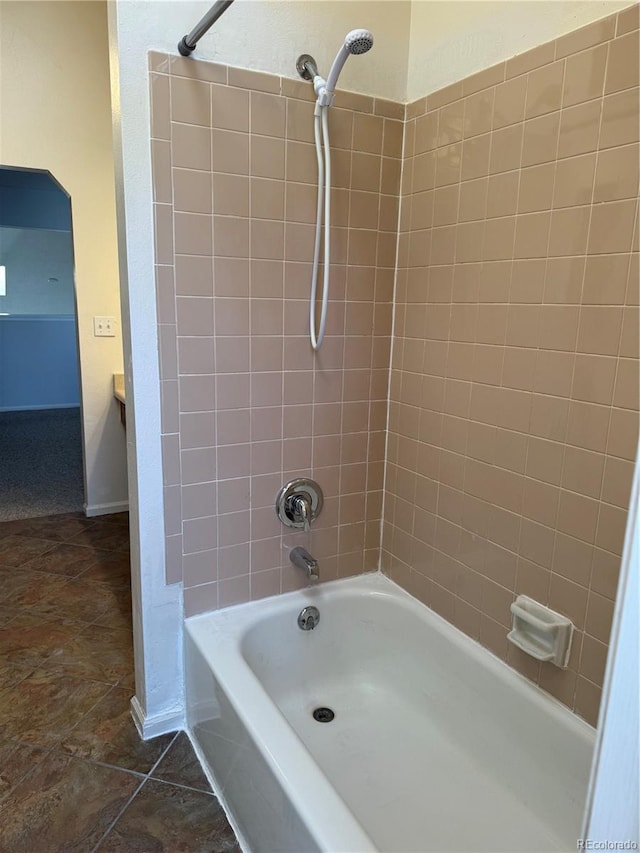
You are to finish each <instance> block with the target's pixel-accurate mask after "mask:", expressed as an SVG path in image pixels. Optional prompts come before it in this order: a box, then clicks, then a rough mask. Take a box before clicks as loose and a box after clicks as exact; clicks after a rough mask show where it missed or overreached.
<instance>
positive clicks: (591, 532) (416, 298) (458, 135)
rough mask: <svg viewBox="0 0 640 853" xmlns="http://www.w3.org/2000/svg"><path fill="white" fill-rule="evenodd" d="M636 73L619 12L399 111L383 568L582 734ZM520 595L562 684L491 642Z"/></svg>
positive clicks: (614, 383)
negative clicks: (562, 710)
mask: <svg viewBox="0 0 640 853" xmlns="http://www.w3.org/2000/svg"><path fill="white" fill-rule="evenodd" d="M638 67H639V62H638V6H637V5H636V6H633V7H630V8H629V9H627V10H624V11H622V12H620V13H619V14H618V15H613V16H611V17H609V18H605V19H604V20H602V21H598V22H597V23H595V24H592V25H590V26H589V27H586V28H584V29H582V30H578V31H576V32H573V33H570V34H569V35H566V36H563V37H562V38H559V39H558V40H557V41H555V42H552V43H550V44H545V45H542V46H540V47H538V48H536V49H535V50H533V51H530V52H529V53H527V54H523V55H521V56H516V57H514V58H513V59H511V60H509V61H507V62H505V63H501V64H500V65H498V66H495V67H492V68H489V69H487V70H485V71H482V72H480V73H479V74H476V75H474V76H473V77H469V78H467V79H465V80H462V81H460V82H459V83H456V84H454V85H453V86H449V87H447V88H446V89H444V90H442V91H440V92H436V93H434V94H432V95H429V96H428V97H426V98H422V99H421V100H419V101H417V102H415V103H412V104H409V105H408V107H407V112H406V118H407V121H406V134H405V146H404V156H405V159H404V165H403V182H402V183H403V186H402V198H401V233H400V241H399V253H398V273H397V286H396V318H395V328H394V341H393V354H392V373H391V385H390V410H389V416H390V419H389V446H388V459H387V475H386V492H385V511H384V535H383V555H382V557H383V567H384V569H385V571H387V572H388V573H389V574H390V576H391V577H392V578H393V579H394V580H396V581H398V582H399V583H401V584H402V585H403V586H404V587H406V588H407V589H408V590H409V591H410V592H412V593H413V594H415V595H416V596H418V597H419V598H421V599H422V600H423V601H425V602H426V603H427V604H428V605H429V606H430V607H433V608H434V609H435V610H437V611H438V612H439V613H440V614H441V615H442V616H444V617H445V618H446V619H448V620H449V621H452V622H453V623H454V624H455V625H456V626H458V627H459V628H461V629H462V630H463V631H465V632H466V633H467V634H469V635H470V636H472V637H474V638H475V639H477V640H479V641H480V642H481V643H482V644H483V645H485V646H487V647H488V648H489V649H491V650H492V651H493V652H494V653H495V654H496V655H498V656H499V657H501V658H503V659H505V660H507V661H508V662H509V663H510V664H511V665H512V666H514V667H516V668H517V669H519V670H520V671H521V672H523V673H524V674H525V675H527V676H528V677H529V678H531V679H533V680H534V681H536V682H537V683H539V684H540V686H541V687H543V688H544V689H545V690H547V691H549V692H550V693H552V694H553V695H554V696H556V697H557V698H558V699H559V700H561V701H562V702H564V703H566V704H567V705H568V706H569V707H570V708H573V709H575V710H576V711H577V713H579V714H581V715H582V716H584V717H586V718H587V719H588V720H589V721H590V722H592V723H595V720H596V716H597V711H598V705H599V697H600V692H601V687H602V681H603V675H604V667H605V661H606V655H607V648H608V646H607V644H608V639H609V632H610V627H611V620H612V614H613V608H614V601H615V596H616V584H617V578H618V570H619V565H620V555H621V551H622V545H623V537H624V530H625V522H626V517H627V508H628V501H629V492H630V483H631V476H632V470H633V460H634V457H635V453H636V448H637V441H638V382H639V380H638V289H639V288H638V162H639V155H638V104H639V94H638ZM425 88H426V81H425ZM520 593H522V594H526V595H529V596H531V597H532V598H534V599H536V600H537V601H540V602H542V603H543V604H546V605H548V606H550V607H551V608H552V609H554V610H558V611H560V612H561V613H564V614H566V615H568V616H569V617H570V618H571V619H572V620H573V622H574V623H575V626H576V629H577V631H576V634H575V637H574V641H573V648H572V652H571V659H570V662H569V668H568V669H567V670H565V671H562V670H559V669H557V668H555V667H554V666H552V665H550V664H539V663H537V662H536V661H534V660H533V659H532V658H530V657H528V656H525V655H524V654H522V653H520V652H519V651H518V649H516V648H515V647H514V646H511V645H510V644H509V643H508V642H507V638H506V635H507V632H508V630H509V626H510V611H509V607H510V604H511V602H512V601H513V599H514V597H515V595H516V594H520Z"/></svg>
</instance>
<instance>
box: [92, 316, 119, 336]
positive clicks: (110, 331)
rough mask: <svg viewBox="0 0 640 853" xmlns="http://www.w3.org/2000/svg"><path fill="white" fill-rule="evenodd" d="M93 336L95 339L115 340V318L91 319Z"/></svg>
mask: <svg viewBox="0 0 640 853" xmlns="http://www.w3.org/2000/svg"><path fill="white" fill-rule="evenodd" d="M93 334H94V335H95V337H96V338H115V336H116V318H115V317H94V318H93Z"/></svg>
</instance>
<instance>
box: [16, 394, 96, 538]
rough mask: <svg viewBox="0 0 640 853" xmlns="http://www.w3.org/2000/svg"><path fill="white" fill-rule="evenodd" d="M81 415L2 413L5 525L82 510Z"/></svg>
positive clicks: (58, 411)
mask: <svg viewBox="0 0 640 853" xmlns="http://www.w3.org/2000/svg"><path fill="white" fill-rule="evenodd" d="M83 502H84V480H83V470H82V431H81V425H80V409H79V408H74V409H46V410H43V411H36V412H0V521H11V520H13V519H16V518H35V517H36V516H40V515H56V514H58V513H64V512H77V511H80V510H82V505H83Z"/></svg>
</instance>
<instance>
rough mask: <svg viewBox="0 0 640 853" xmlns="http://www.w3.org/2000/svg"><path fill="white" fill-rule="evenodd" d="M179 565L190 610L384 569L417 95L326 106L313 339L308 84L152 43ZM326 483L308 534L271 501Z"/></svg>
mask: <svg viewBox="0 0 640 853" xmlns="http://www.w3.org/2000/svg"><path fill="white" fill-rule="evenodd" d="M150 60H151V69H152V70H151V86H152V113H153V116H152V120H153V130H152V134H153V140H152V146H153V152H152V153H153V165H154V187H155V209H156V246H157V263H158V267H157V283H158V314H159V320H160V326H159V337H160V346H161V353H160V365H161V379H162V404H163V413H162V418H163V420H162V423H163V446H164V447H163V449H164V482H165V525H166V533H167V537H168V538H167V581H168V582H175V581H180V580H183V582H184V586H185V611H186V613H188V614H189V613H194V612H198V611H200V610H206V609H209V608H215V607H223V606H226V605H230V604H235V603H237V602H240V601H246V600H249V599H252V598H260V597H263V596H266V595H273V594H275V593H279V592H285V591H287V590H290V589H293V588H296V587H298V586H303V585H304V584H305V583H306V582H307V581H306V578H305V576H304V574H303V573H302V572H301V571H300V569H295V568H294V567H293V566H291V564H290V563H289V550H290V548H291V547H292V546H293V545H295V544H302V545H305V546H306V547H307V548H308V550H309V551H310V552H311V553H312V554H313V555H314V556H315V557H317V558H318V559H319V561H320V566H321V569H320V571H321V579H323V580H330V579H332V578H336V577H342V576H346V575H352V574H357V573H359V572H362V571H363V570H373V569H376V568H377V566H378V563H379V549H380V519H381V510H382V487H383V476H384V451H385V438H386V432H385V431H386V423H387V396H388V384H389V383H388V378H389V361H390V342H391V321H392V303H393V286H394V274H395V254H396V244H397V222H398V193H399V187H400V170H401V154H402V131H403V122H402V117H403V112H404V111H403V107H402V105H400V104H395V103H392V102H389V101H380V100H375V101H374V99H373V98H368V97H365V96H363V95H349V94H346V93H345V94H342V95H340V96H339V97H338V98H337V103H336V107H335V108H334V109H333V110H332V114H331V122H332V123H331V134H332V149H333V151H332V160H333V184H334V187H335V189H334V192H333V200H332V201H333V210H332V223H333V226H332V260H333V263H332V269H331V276H332V285H331V286H332V293H331V301H330V303H329V312H328V320H327V334H326V338H325V341H324V343H323V346H322V349H321V350H320V352H319V353H318V355H316V356H315V357H314V356H313V355H312V352H311V347H310V345H309V340H308V313H309V308H308V293H309V287H310V278H311V263H310V261H311V258H312V257H313V240H314V231H315V212H316V181H317V165H316V156H315V147H314V145H313V106H314V105H313V102H312V100H311V98H312V95H313V89H312V87H311V85H310V84H309V85H304V84H303V83H302V81H300V82H297V81H292V80H287V79H281V78H280V77H275V76H272V75H267V74H260V73H256V72H251V71H246V70H243V69H238V68H227V67H226V66H221V65H215V64H212V63H204V62H194V61H192V60H185V59H182V58H179V57H168V56H164V55H159V54H151V55H150ZM299 476H311V477H313V478H314V479H316V480H317V481H318V482H319V483H320V484H321V486H322V489H323V492H324V498H325V502H324V508H323V510H322V513H321V515H320V516H319V517H318V519H317V520H316V521H315V522H314V525H313V533H312V535H311V539H309V537H308V535H307V534H305V533H304V532H297V531H291V530H290V529H288V528H284V527H283V525H282V524H281V522H280V521H279V519H278V518H277V517H276V513H275V497H276V494H277V492H278V490H279V489H280V487H281V486H282V485H283V484H284V483H285V482H287V481H288V480H290V479H292V478H293V477H299Z"/></svg>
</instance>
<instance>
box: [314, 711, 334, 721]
mask: <svg viewBox="0 0 640 853" xmlns="http://www.w3.org/2000/svg"><path fill="white" fill-rule="evenodd" d="M334 717H335V714H334V713H333V711H332V710H331V708H316V709H315V711H314V712H313V719H314V720H317V721H318V722H319V723H330V722H331V720H333V718H334Z"/></svg>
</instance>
